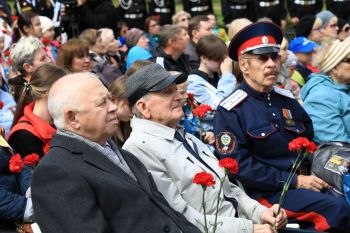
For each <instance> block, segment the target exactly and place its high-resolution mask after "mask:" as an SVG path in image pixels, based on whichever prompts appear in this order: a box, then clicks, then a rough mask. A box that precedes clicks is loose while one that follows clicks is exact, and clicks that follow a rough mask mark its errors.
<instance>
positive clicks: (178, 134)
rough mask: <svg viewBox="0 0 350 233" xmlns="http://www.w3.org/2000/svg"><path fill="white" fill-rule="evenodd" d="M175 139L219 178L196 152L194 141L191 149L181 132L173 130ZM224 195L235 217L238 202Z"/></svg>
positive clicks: (236, 215)
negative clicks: (233, 210) (233, 209)
mask: <svg viewBox="0 0 350 233" xmlns="http://www.w3.org/2000/svg"><path fill="white" fill-rule="evenodd" d="M175 139H176V140H178V141H179V142H182V144H183V145H184V147H185V148H186V150H187V151H188V152H190V153H191V154H192V155H193V156H194V157H195V158H196V159H197V160H199V161H200V162H201V163H202V164H203V165H205V166H206V167H207V168H209V169H210V170H211V171H212V172H213V173H214V174H215V175H216V176H217V177H218V178H219V179H221V177H220V176H219V175H218V174H217V173H216V172H215V171H214V169H212V168H211V167H210V166H209V165H208V164H207V163H206V162H205V161H204V160H203V159H202V158H201V157H200V156H199V153H198V148H197V145H196V144H195V143H193V147H194V150H193V149H192V147H191V146H190V144H188V142H187V140H186V138H185V137H182V136H181V134H180V133H179V132H178V131H175ZM224 197H225V200H226V201H228V202H230V203H231V204H232V206H233V208H235V210H236V213H235V217H238V212H237V206H238V202H237V200H236V199H235V198H231V197H226V196H224Z"/></svg>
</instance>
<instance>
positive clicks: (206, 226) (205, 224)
mask: <svg viewBox="0 0 350 233" xmlns="http://www.w3.org/2000/svg"><path fill="white" fill-rule="evenodd" d="M202 188H203V195H202V205H203V212H204V233H208V224H207V214H206V211H205V201H204V194H205V189H206V187H205V186H203V185H202Z"/></svg>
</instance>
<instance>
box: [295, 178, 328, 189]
mask: <svg viewBox="0 0 350 233" xmlns="http://www.w3.org/2000/svg"><path fill="white" fill-rule="evenodd" d="M297 188H304V189H309V190H314V191H316V192H320V191H321V190H322V189H329V188H330V185H329V184H327V183H326V182H325V181H323V180H322V179H320V178H318V177H316V176H304V175H298V176H297Z"/></svg>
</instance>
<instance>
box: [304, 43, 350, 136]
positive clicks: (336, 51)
mask: <svg viewBox="0 0 350 233" xmlns="http://www.w3.org/2000/svg"><path fill="white" fill-rule="evenodd" d="M315 63H316V64H315V65H316V66H318V67H319V68H320V70H321V73H320V74H311V75H310V76H309V77H310V80H309V81H308V82H307V83H306V84H305V85H304V87H303V88H302V90H301V97H302V99H303V101H304V108H305V110H306V112H307V113H308V114H309V116H310V117H311V119H312V123H313V127H314V131H315V137H314V140H315V141H316V142H318V143H322V142H326V141H342V142H348V143H350V97H349V93H350V85H349V84H350V39H349V38H348V39H346V40H344V41H342V42H340V41H339V40H336V41H335V42H332V43H329V44H325V45H324V46H323V47H320V49H319V53H318V56H316V62H315Z"/></svg>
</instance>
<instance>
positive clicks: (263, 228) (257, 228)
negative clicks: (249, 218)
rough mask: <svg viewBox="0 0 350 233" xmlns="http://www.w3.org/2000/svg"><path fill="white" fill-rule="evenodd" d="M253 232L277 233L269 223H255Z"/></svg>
mask: <svg viewBox="0 0 350 233" xmlns="http://www.w3.org/2000/svg"><path fill="white" fill-rule="evenodd" d="M253 233H277V231H276V230H275V229H273V227H272V226H271V225H269V224H254V225H253Z"/></svg>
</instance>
